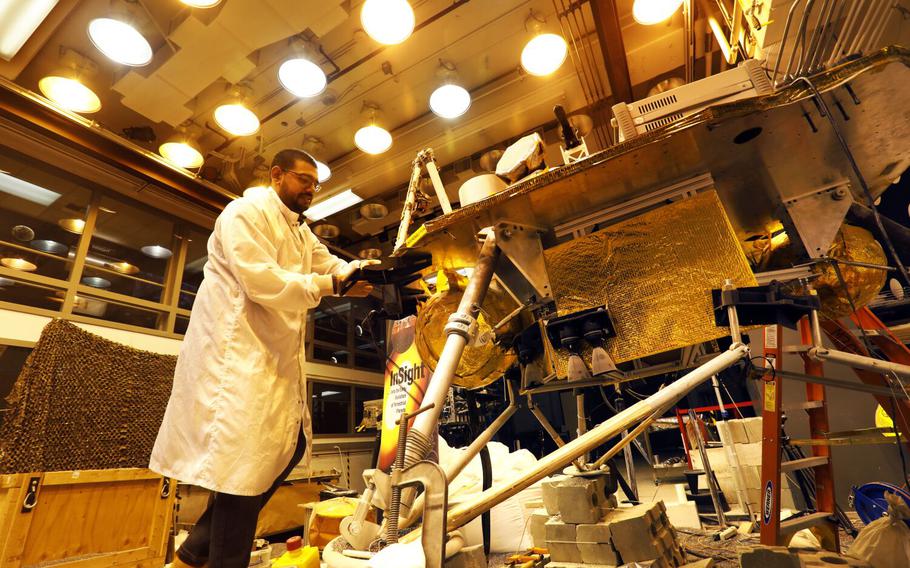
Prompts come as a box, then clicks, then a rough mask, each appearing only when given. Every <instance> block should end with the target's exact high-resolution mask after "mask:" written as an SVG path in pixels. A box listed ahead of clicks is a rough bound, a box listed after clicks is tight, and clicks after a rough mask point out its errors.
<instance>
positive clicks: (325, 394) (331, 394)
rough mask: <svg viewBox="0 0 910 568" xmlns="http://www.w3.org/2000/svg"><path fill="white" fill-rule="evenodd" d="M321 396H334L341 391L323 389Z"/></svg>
mask: <svg viewBox="0 0 910 568" xmlns="http://www.w3.org/2000/svg"><path fill="white" fill-rule="evenodd" d="M320 394H321V396H334V395H336V394H341V391H322V393H320Z"/></svg>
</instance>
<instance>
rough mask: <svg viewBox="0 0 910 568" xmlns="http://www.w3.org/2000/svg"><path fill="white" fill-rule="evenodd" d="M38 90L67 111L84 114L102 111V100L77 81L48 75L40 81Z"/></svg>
mask: <svg viewBox="0 0 910 568" xmlns="http://www.w3.org/2000/svg"><path fill="white" fill-rule="evenodd" d="M38 89H40V90H41V93H42V94H43V95H44V96H45V97H47V98H49V99H50V100H52V101H54V102H55V103H57V104H58V105H59V106H61V107H63V108H65V109H66V110H69V111H72V112H78V113H83V114H90V113H93V112H98V111H99V110H101V99H99V98H98V95H96V94H95V91H93V90H91V89H89V88H88V87H86V86H85V85H83V84H82V83H81V82H80V81H79V80H77V79H70V78H68V77H60V76H57V75H48V76H47V77H44V78H43V79H41V80H40V81H38Z"/></svg>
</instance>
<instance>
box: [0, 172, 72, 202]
mask: <svg viewBox="0 0 910 568" xmlns="http://www.w3.org/2000/svg"><path fill="white" fill-rule="evenodd" d="M0 191H2V192H3V193H8V194H10V195H14V196H16V197H18V198H20V199H25V200H27V201H31V202H32V203H37V204H38V205H43V206H45V207H48V206H50V205H51V204H52V203H53V202H55V201H57V200H58V199H60V194H59V193H57V192H56V191H51V190H49V189H44V188H43V187H41V186H38V185H35V184H33V183H29V182H27V181H25V180H21V179H19V178H17V177H13V176H11V175H9V174H7V173H4V172H0Z"/></svg>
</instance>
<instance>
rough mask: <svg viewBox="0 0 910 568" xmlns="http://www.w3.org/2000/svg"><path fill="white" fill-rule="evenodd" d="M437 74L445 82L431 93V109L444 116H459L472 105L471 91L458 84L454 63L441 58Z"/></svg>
mask: <svg viewBox="0 0 910 568" xmlns="http://www.w3.org/2000/svg"><path fill="white" fill-rule="evenodd" d="M437 75H439V77H440V78H441V79H442V83H443V84H442V85H440V86H439V87H438V88H437V89H436V90H435V91H433V93H432V94H431V95H430V110H432V111H433V113H434V114H436V116H439V117H442V118H448V119H452V118H458V117H459V116H461V115H463V114H464V113H466V112H467V111H468V108H470V107H471V93H469V92H468V91H467V89H465V88H464V87H462V86H461V85H459V84H458V82H457V78H458V77H457V73H456V70H455V64H454V63H452V62H450V61H444V60H440V61H439V70H438V71H437Z"/></svg>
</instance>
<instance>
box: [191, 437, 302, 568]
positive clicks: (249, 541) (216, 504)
mask: <svg viewBox="0 0 910 568" xmlns="http://www.w3.org/2000/svg"><path fill="white" fill-rule="evenodd" d="M305 451H306V436H304V435H303V431H302V430H301V432H300V434H299V436H298V438H297V448H296V449H295V450H294V456H293V457H292V458H291V463H289V464H288V466H287V467H286V468H285V469H284V471H282V472H281V475H279V476H278V479H276V480H275V483H273V484H272V486H271V487H269V489H268V490H267V491H266V492H265V493H263V494H262V495H254V496H246V495H229V494H227V493H212V496H211V497H209V504H208V507H207V508H206V509H205V512H204V513H202V516H201V517H199V520H198V521H197V522H196V525H195V526H194V527H193V530H191V531H190V535H189V536H188V537H187V539H186V540H185V541H184V542H183V545H181V546H180V548H179V549H178V550H177V556H178V557H180V560H182V561H184V562H186V563H187V564H189V565H190V566H202V565H203V564H206V563H207V566H209V568H246V567H247V566H249V563H250V555H251V554H252V550H253V539H254V538H255V536H256V521H257V520H258V519H259V511H261V510H262V508H263V507H265V504H266V503H268V501H269V499H270V498H271V497H272V495H274V494H275V491H277V490H278V487H279V486H280V485H281V482H282V481H284V478H285V477H287V476H288V475H289V474H290V473H291V470H292V469H294V466H296V465H297V463H298V462H300V459H301V458H303V454H304V452H305Z"/></svg>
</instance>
